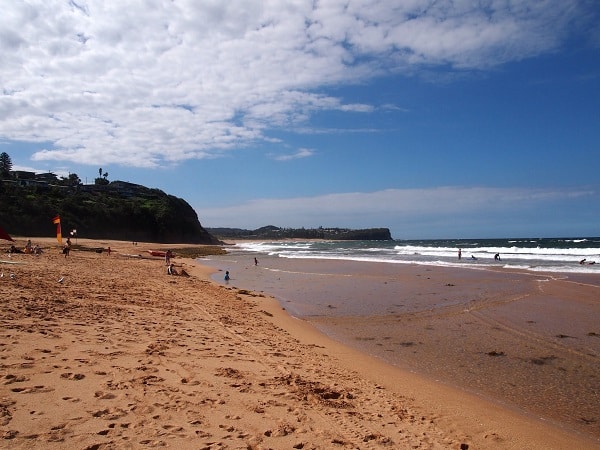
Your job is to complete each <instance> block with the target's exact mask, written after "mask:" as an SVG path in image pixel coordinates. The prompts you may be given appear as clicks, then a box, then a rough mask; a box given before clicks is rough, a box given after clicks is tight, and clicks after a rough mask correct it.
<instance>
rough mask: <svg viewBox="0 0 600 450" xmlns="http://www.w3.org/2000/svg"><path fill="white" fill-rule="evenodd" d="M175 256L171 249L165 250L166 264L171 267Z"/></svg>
mask: <svg viewBox="0 0 600 450" xmlns="http://www.w3.org/2000/svg"><path fill="white" fill-rule="evenodd" d="M172 256H173V253H171V250H170V249H169V250H167V251H166V252H165V266H167V267H169V266H170V265H171V257H172Z"/></svg>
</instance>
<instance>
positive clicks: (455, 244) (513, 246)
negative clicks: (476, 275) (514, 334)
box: [235, 238, 600, 273]
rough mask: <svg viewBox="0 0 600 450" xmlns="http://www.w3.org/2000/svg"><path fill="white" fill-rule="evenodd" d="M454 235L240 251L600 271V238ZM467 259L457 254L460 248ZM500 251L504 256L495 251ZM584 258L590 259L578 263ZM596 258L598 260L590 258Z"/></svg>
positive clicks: (240, 247)
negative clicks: (455, 237)
mask: <svg viewBox="0 0 600 450" xmlns="http://www.w3.org/2000/svg"><path fill="white" fill-rule="evenodd" d="M548 241H549V240H535V239H511V240H502V239H496V240H454V241H410V242H408V241H298V242H295V241H284V242H277V241H271V242H266V241H265V242H248V243H245V242H242V243H238V244H237V245H236V246H235V249H236V250H237V251H240V252H249V253H259V254H260V253H262V254H267V255H270V256H276V257H281V258H302V259H328V260H347V261H364V262H383V263H390V264H420V265H435V266H446V267H473V268H485V267H490V266H494V267H502V268H507V269H509V268H511V269H525V270H530V271H536V272H541V271H546V272H569V273H600V239H598V238H592V239H588V238H573V239H556V240H550V242H548ZM459 248H460V249H462V259H458V249H459ZM496 254H499V255H500V261H497V260H495V258H494V255H496ZM581 260H585V262H586V264H579V262H580V261H581ZM592 261H595V262H597V263H598V264H593V265H592V264H589V263H590V262H592Z"/></svg>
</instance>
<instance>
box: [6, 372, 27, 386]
mask: <svg viewBox="0 0 600 450" xmlns="http://www.w3.org/2000/svg"><path fill="white" fill-rule="evenodd" d="M4 379H5V380H6V381H5V382H4V384H12V383H22V382H24V381H29V377H26V376H24V375H20V376H18V375H12V374H8V375H5V376H4Z"/></svg>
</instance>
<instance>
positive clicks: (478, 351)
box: [210, 255, 600, 439]
mask: <svg viewBox="0 0 600 450" xmlns="http://www.w3.org/2000/svg"><path fill="white" fill-rule="evenodd" d="M238 256H239V255H235V256H226V257H222V258H221V257H220V258H215V259H216V261H210V263H212V264H213V266H214V265H216V266H218V267H225V266H227V267H228V268H229V269H231V270H232V281H230V283H232V284H233V285H235V286H239V287H244V288H251V289H254V290H258V291H261V292H268V293H269V294H271V295H274V296H275V297H276V298H278V299H279V301H280V303H281V305H282V306H283V307H285V308H286V309H287V310H288V311H289V312H290V313H291V314H292V315H294V316H298V317H300V318H302V319H303V320H307V321H309V322H311V323H312V324H313V325H314V326H315V327H316V328H317V329H318V330H319V331H321V332H324V333H325V334H327V335H328V336H330V337H331V338H333V339H334V340H336V341H338V342H342V343H344V344H345V345H349V346H351V347H352V348H354V349H357V350H359V351H362V352H364V353H366V354H369V355H371V356H375V357H377V358H379V359H380V360H381V361H383V362H386V363H388V364H391V365H393V366H395V367H399V368H400V369H402V370H406V371H412V372H415V373H419V374H421V375H422V376H425V377H426V378H428V379H430V380H435V381H438V382H443V383H445V384H447V385H449V386H453V387H456V388H458V389H462V390H464V391H465V392H470V393H472V394H475V395H479V396H481V397H485V398H488V399H492V400H493V401H496V402H499V403H501V404H503V405H504V406H506V407H507V408H513V409H518V410H521V411H523V412H524V413H526V414H529V415H531V416H535V417H540V418H543V420H546V421H552V422H554V423H555V424H556V425H557V426H562V427H566V428H571V429H573V430H576V431H577V432H581V433H583V434H586V435H590V436H591V437H593V438H594V437H595V438H596V439H597V438H598V436H600V429H599V428H598V417H597V415H598V410H597V406H596V405H597V403H598V398H597V395H598V394H597V386H598V381H597V373H598V370H599V369H600V364H599V358H598V355H599V354H600V341H599V338H600V329H598V324H597V321H595V319H594V318H595V317H597V316H598V308H599V305H598V303H597V293H598V289H599V288H600V286H599V284H598V283H599V282H600V280H598V278H597V277H595V276H591V275H579V274H569V276H568V277H565V276H563V275H556V274H538V273H535V274H532V273H528V272H526V271H513V270H511V271H505V270H489V271H482V270H480V269H467V268H464V269H456V268H439V267H426V266H416V265H415V266H404V265H403V266H402V267H397V266H395V265H390V264H385V263H364V262H362V263H357V262H352V261H339V260H338V261H326V260H310V259H293V258H292V259H291V260H290V259H287V258H277V257H268V256H266V255H262V256H260V255H259V259H260V260H261V264H260V266H262V267H253V266H250V263H248V265H244V259H243V258H244V255H242V258H241V259H240V260H237V261H236V258H237V257H238ZM246 259H251V255H250V256H249V257H246ZM215 262H216V264H215ZM263 271H265V272H267V274H264V273H262V272H263ZM387 299H393V300H391V301H388V300H387Z"/></svg>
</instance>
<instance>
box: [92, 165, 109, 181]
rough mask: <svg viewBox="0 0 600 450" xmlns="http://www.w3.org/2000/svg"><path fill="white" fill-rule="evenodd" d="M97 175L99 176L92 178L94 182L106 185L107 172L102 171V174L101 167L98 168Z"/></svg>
mask: <svg viewBox="0 0 600 450" xmlns="http://www.w3.org/2000/svg"><path fill="white" fill-rule="evenodd" d="M98 175H99V177H98V178H96V179H95V180H94V184H102V185H106V184H108V183H109V181H108V172H104V174H102V167H100V168H99V169H98Z"/></svg>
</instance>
